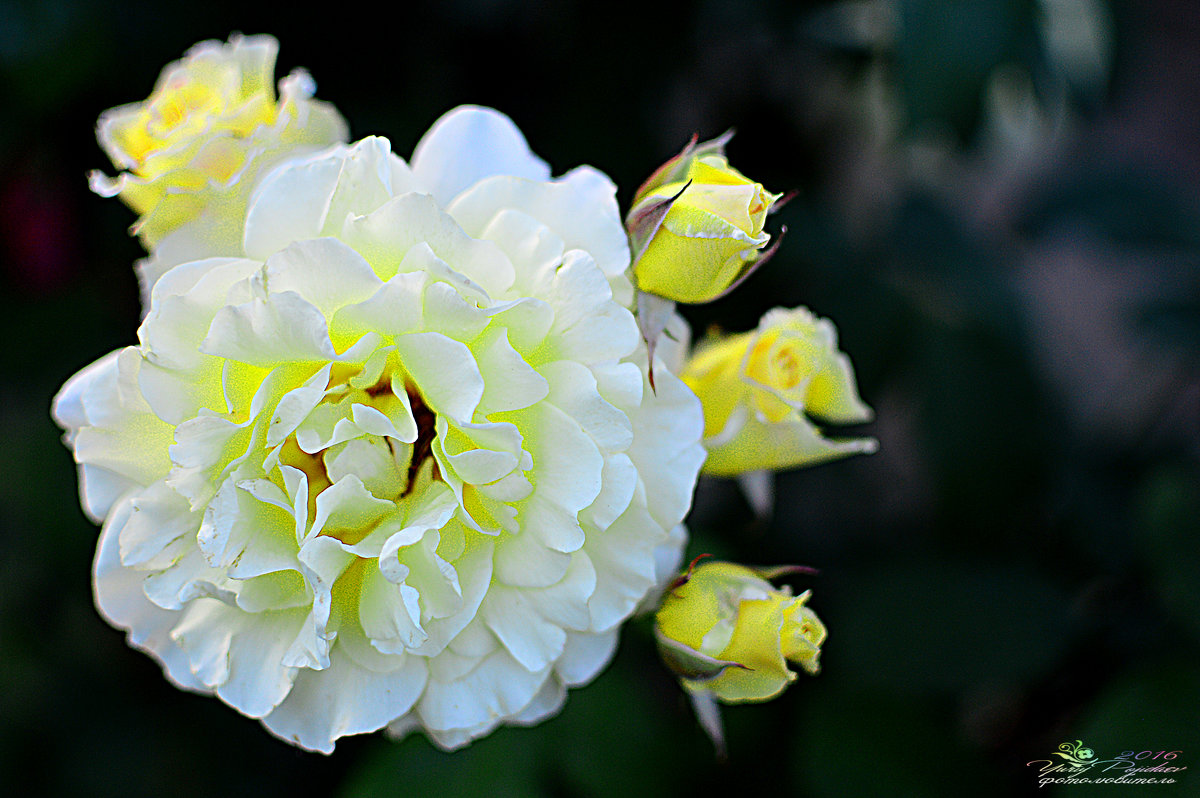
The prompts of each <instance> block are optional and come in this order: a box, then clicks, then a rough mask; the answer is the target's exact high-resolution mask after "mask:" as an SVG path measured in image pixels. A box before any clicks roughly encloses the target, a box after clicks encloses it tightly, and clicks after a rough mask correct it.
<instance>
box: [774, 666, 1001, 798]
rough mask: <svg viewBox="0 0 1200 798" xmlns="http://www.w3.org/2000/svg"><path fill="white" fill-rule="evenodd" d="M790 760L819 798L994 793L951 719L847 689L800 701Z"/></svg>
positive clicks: (921, 705) (921, 706)
mask: <svg viewBox="0 0 1200 798" xmlns="http://www.w3.org/2000/svg"><path fill="white" fill-rule="evenodd" d="M798 725H799V727H800V728H801V729H803V733H802V736H801V737H800V738H799V740H798V741H797V742H798V743H799V745H797V747H796V749H795V754H794V760H795V762H796V765H797V768H798V771H799V776H800V779H801V780H802V782H803V783H805V784H806V785H807V786H808V787H809V789H810V790H811V794H812V795H814V796H817V798H842V797H843V796H855V798H874V796H879V798H894V797H895V796H908V795H912V796H923V798H938V796H948V797H950V796H953V797H955V798H957V796H961V795H964V794H968V793H969V794H970V795H973V796H980V797H981V798H982V796H987V795H996V794H999V793H998V785H997V783H996V779H995V778H994V776H991V775H989V774H988V772H987V770H986V767H985V763H984V761H983V759H982V757H980V756H979V755H978V753H976V752H974V751H972V750H970V749H969V748H967V747H966V746H965V745H963V743H962V741H961V740H960V739H959V736H958V735H957V734H956V731H955V728H954V722H953V718H952V716H951V715H950V714H949V713H945V714H938V713H937V712H936V711H935V710H934V709H933V708H932V707H931V705H930V704H929V703H928V702H922V701H917V700H906V699H903V698H899V697H897V696H895V695H891V694H888V693H885V692H873V691H869V690H858V689H853V688H848V687H843V688H841V689H827V690H826V689H823V690H819V691H815V693H814V694H813V695H812V696H811V697H810V698H809V699H808V700H807V701H806V702H805V706H804V708H803V710H802V712H801V715H800V717H799V722H798Z"/></svg>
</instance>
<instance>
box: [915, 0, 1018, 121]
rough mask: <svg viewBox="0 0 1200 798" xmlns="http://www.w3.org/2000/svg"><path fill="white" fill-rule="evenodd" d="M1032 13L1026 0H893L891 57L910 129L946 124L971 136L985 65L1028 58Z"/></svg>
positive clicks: (985, 75)
mask: <svg viewBox="0 0 1200 798" xmlns="http://www.w3.org/2000/svg"><path fill="white" fill-rule="evenodd" d="M1034 13H1035V5H1034V3H1033V2H1032V0H972V2H969V3H964V2H959V0H900V39H899V47H898V52H897V58H898V70H899V76H900V84H901V91H902V92H903V96H904V102H905V105H906V107H907V109H908V115H909V126H910V129H919V128H921V127H924V126H926V125H930V124H932V125H935V126H949V127H950V128H951V129H953V130H954V131H956V132H957V133H958V135H959V136H960V137H961V138H962V139H964V140H965V139H968V138H970V137H971V135H972V134H973V132H974V130H975V127H976V125H977V124H978V121H979V116H980V108H981V104H982V96H983V88H984V85H985V83H986V82H987V79H988V76H989V75H990V74H991V72H992V70H993V69H994V68H995V67H996V66H998V65H999V64H1001V63H1007V62H1011V61H1018V62H1022V61H1030V60H1031V59H1032V56H1033V53H1034V52H1035V49H1034V47H1035V41H1036V32H1035V30H1034V25H1033V22H1034Z"/></svg>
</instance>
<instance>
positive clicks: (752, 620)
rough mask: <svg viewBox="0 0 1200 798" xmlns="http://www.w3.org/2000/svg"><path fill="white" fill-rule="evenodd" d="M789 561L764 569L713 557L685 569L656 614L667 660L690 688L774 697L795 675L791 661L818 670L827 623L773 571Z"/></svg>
mask: <svg viewBox="0 0 1200 798" xmlns="http://www.w3.org/2000/svg"><path fill="white" fill-rule="evenodd" d="M792 570H795V569H791V568H786V567H785V568H778V569H767V570H759V569H753V568H748V567H746V566H744V565H735V564H733V563H727V562H713V561H708V562H704V563H702V564H700V565H699V566H697V567H695V568H693V569H692V570H691V571H690V572H689V573H687V574H685V575H684V576H681V577H680V578H679V579H678V580H677V583H676V585H675V586H674V587H673V588H672V589H671V590H668V591H667V592H666V594H665V595H664V596H663V602H662V606H661V607H660V608H659V610H658V614H657V616H656V618H655V620H656V623H657V627H656V635H657V638H658V643H659V650H660V652H661V653H662V656H663V659H664V661H665V662H666V663H667V665H668V666H669V667H670V668H671V669H672V670H673V671H675V673H676V674H677V675H678V676H679V677H680V680H681V681H682V682H683V685H684V686H685V687H686V688H688V690H691V691H693V692H706V693H709V694H710V695H712V696H713V697H715V698H716V699H717V700H719V701H723V702H726V703H743V702H749V701H766V700H767V699H769V698H774V697H775V696H777V695H778V694H779V693H780V692H782V691H783V689H784V688H785V687H787V685H788V684H789V683H790V682H791V681H793V680H794V679H795V678H796V674H795V673H794V672H792V671H791V670H790V669H789V668H788V665H787V663H788V662H793V663H796V664H797V665H799V666H800V667H801V668H803V669H804V670H805V671H807V672H808V673H812V674H816V673H817V672H818V671H819V670H820V665H819V663H818V658H819V657H820V654H821V643H822V642H824V640H825V626H824V624H822V623H821V621H820V619H819V618H817V615H816V613H814V612H813V611H812V610H811V609H809V608H808V607H807V606H806V602H807V601H808V598H809V591H807V590H806V591H804V592H803V593H801V594H800V595H799V596H793V595H792V594H791V591H790V590H788V589H787V588H786V587H785V588H783V589H777V588H775V587H773V586H772V585H771V583H770V582H768V581H767V579H768V578H771V577H774V576H778V575H781V574H783V573H788V572H790V571H792Z"/></svg>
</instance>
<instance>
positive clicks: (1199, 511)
mask: <svg viewBox="0 0 1200 798" xmlns="http://www.w3.org/2000/svg"><path fill="white" fill-rule="evenodd" d="M1197 484H1200V478H1198V476H1197V474H1196V473H1195V471H1194V470H1189V469H1185V468H1163V469H1160V470H1159V471H1157V472H1156V473H1154V474H1152V475H1151V476H1150V477H1149V478H1148V479H1147V480H1146V482H1145V483H1144V484H1143V486H1142V490H1141V492H1140V496H1139V497H1138V499H1137V500H1136V516H1135V517H1136V519H1137V521H1136V524H1137V527H1136V531H1137V533H1136V535H1135V536H1134V538H1135V541H1136V543H1137V544H1138V547H1139V549H1140V550H1141V553H1142V555H1143V557H1145V559H1146V563H1147V565H1148V566H1149V568H1150V571H1151V573H1152V577H1153V582H1154V586H1155V589H1156V591H1157V593H1158V595H1159V596H1160V597H1161V599H1162V602H1163V604H1164V605H1165V606H1166V608H1167V609H1168V610H1170V611H1171V613H1172V614H1173V616H1174V617H1175V619H1176V620H1177V621H1179V622H1180V623H1181V624H1183V626H1184V627H1185V628H1187V629H1190V630H1191V632H1192V633H1193V634H1194V635H1196V640H1200V493H1197V491H1196V486H1197ZM1196 706H1197V707H1200V703H1198V704H1197V705H1196Z"/></svg>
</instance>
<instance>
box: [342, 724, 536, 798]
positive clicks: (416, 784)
mask: <svg viewBox="0 0 1200 798" xmlns="http://www.w3.org/2000/svg"><path fill="white" fill-rule="evenodd" d="M543 738H544V735H542V734H539V733H538V730H536V729H518V728H505V729H500V730H499V731H496V732H494V733H493V734H492V735H490V736H489V737H485V738H484V739H482V740H477V741H475V742H474V743H472V744H471V745H470V746H468V747H467V748H464V749H461V750H459V751H455V752H453V753H447V752H445V751H440V750H438V749H436V748H434V746H433V744H432V743H430V742H429V741H428V740H427V739H425V737H424V736H423V735H420V734H413V735H409V737H407V738H406V739H405V740H404V741H403V742H401V743H397V744H389V743H385V742H381V743H380V744H379V745H377V746H375V747H374V749H373V750H371V751H370V752H369V753H368V754H367V756H365V757H364V758H363V760H362V761H360V763H359V766H358V768H357V769H356V770H355V771H353V772H352V773H351V774H350V777H349V778H347V779H346V781H345V782H344V783H343V784H342V790H341V793H340V794H341V795H343V796H346V798H375V797H376V796H378V797H379V798H383V796H417V795H419V796H426V795H429V796H434V795H447V796H449V795H487V796H495V797H496V798H524V797H525V796H533V795H546V794H547V791H546V789H545V783H544V777H545V772H544V766H543V764H542V763H541V762H540V761H539V760H540V759H541V757H540V756H539V754H540V751H541V748H542V744H543V742H544V740H543Z"/></svg>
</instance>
